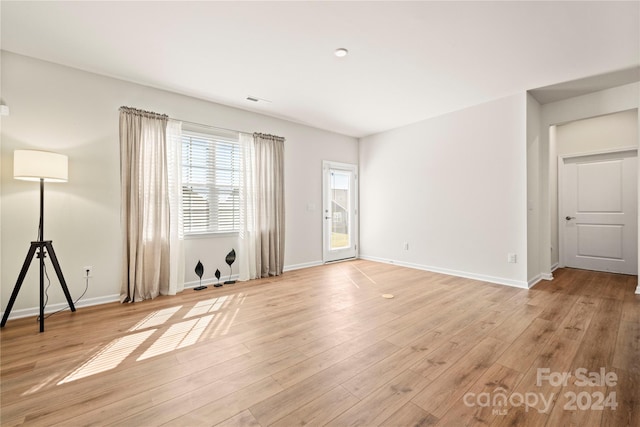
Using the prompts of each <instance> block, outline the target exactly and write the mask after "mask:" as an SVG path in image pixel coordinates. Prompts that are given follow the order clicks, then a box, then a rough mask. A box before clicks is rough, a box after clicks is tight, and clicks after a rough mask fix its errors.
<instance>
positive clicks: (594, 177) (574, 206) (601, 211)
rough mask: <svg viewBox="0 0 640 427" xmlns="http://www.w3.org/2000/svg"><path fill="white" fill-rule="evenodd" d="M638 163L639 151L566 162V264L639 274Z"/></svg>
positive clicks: (563, 190)
mask: <svg viewBox="0 0 640 427" xmlns="http://www.w3.org/2000/svg"><path fill="white" fill-rule="evenodd" d="M637 164H638V160H637V151H636V150H633V151H625V152H620V153H609V154H602V155H593V156H582V157H573V158H565V159H561V161H560V168H561V171H560V172H561V195H560V197H561V198H562V201H561V205H560V206H561V209H560V218H559V229H560V231H561V236H560V238H561V239H560V242H561V243H563V248H561V251H560V254H561V255H564V256H563V259H562V260H561V264H564V265H565V266H567V267H574V268H582V269H586V270H597V271H610V272H614V273H624V274H638V233H637V227H638V219H637V218H638V212H637V210H638V202H637V195H638V192H637V185H638V178H637V173H638V167H637ZM562 234H564V236H563V235H562Z"/></svg>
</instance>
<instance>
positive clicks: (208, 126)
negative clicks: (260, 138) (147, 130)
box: [169, 117, 253, 135]
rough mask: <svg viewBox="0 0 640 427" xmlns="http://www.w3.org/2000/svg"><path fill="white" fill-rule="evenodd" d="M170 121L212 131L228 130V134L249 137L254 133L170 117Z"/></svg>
mask: <svg viewBox="0 0 640 427" xmlns="http://www.w3.org/2000/svg"><path fill="white" fill-rule="evenodd" d="M169 120H173V121H175V122H182V123H187V124H190V125H195V126H201V127H205V128H210V129H220V130H226V131H228V132H239V133H248V134H249V135H253V132H245V131H242V130H237V129H228V128H223V127H220V126H213V125H205V124H203V123H196V122H190V121H189V120H182V119H174V118H172V117H170V118H169Z"/></svg>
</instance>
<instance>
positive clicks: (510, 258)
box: [507, 254, 518, 264]
mask: <svg viewBox="0 0 640 427" xmlns="http://www.w3.org/2000/svg"><path fill="white" fill-rule="evenodd" d="M507 262H508V263H511V264H515V263H517V262H518V256H517V255H516V254H508V255H507Z"/></svg>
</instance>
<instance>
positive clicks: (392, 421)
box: [380, 402, 438, 427]
mask: <svg viewBox="0 0 640 427" xmlns="http://www.w3.org/2000/svg"><path fill="white" fill-rule="evenodd" d="M380 425H381V426H383V427H398V426H412V427H428V426H435V425H438V419H437V418H436V417H434V416H433V415H431V414H430V413H428V412H427V411H425V410H424V409H422V408H421V407H419V406H418V405H416V404H415V403H413V402H407V403H405V404H404V405H403V406H402V407H401V408H400V409H398V410H397V411H396V412H394V413H393V414H391V416H389V418H387V419H386V420H384V421H383V422H382V423H381V424H380Z"/></svg>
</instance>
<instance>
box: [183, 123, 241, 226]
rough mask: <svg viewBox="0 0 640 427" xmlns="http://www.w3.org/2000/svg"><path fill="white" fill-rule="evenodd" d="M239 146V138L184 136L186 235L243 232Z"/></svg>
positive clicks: (201, 135)
mask: <svg viewBox="0 0 640 427" xmlns="http://www.w3.org/2000/svg"><path fill="white" fill-rule="evenodd" d="M239 187H240V146H239V143H238V137H237V134H235V135H233V136H225V135H218V134H208V133H203V132H193V131H189V130H184V131H183V133H182V204H183V213H184V233H185V235H189V234H192V235H193V234H206V233H224V232H235V231H238V230H239V229H240V215H239V209H240V199H239V193H240V191H239Z"/></svg>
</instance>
